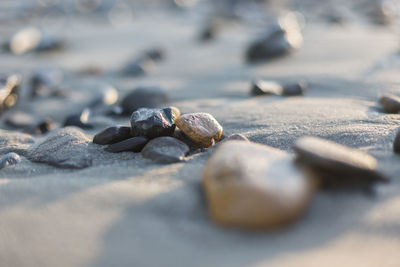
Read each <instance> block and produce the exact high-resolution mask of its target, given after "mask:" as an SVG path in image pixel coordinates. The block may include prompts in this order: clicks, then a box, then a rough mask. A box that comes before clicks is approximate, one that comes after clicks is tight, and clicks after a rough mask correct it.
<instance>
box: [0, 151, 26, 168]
mask: <svg viewBox="0 0 400 267" xmlns="http://www.w3.org/2000/svg"><path fill="white" fill-rule="evenodd" d="M20 162H21V157H20V156H19V155H18V154H17V153H14V152H10V153H8V154H6V155H4V156H3V157H2V158H1V159H0V169H3V168H4V167H7V166H12V165H16V164H18V163H20Z"/></svg>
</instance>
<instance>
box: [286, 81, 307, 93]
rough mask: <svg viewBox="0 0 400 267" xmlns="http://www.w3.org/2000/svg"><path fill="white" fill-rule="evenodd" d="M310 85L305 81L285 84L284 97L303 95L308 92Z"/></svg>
mask: <svg viewBox="0 0 400 267" xmlns="http://www.w3.org/2000/svg"><path fill="white" fill-rule="evenodd" d="M307 87H308V84H307V82H305V81H299V82H295V83H289V84H285V85H284V86H283V90H282V95H283V96H298V95H303V94H304V92H305V91H307Z"/></svg>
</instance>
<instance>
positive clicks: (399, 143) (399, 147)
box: [393, 128, 400, 154]
mask: <svg viewBox="0 0 400 267" xmlns="http://www.w3.org/2000/svg"><path fill="white" fill-rule="evenodd" d="M393 151H394V152H395V153H398V154H400V128H399V129H398V130H397V133H396V137H395V138H394V142H393Z"/></svg>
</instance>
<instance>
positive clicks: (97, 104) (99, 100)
mask: <svg viewBox="0 0 400 267" xmlns="http://www.w3.org/2000/svg"><path fill="white" fill-rule="evenodd" d="M98 94H99V95H98V96H97V97H95V98H94V99H93V100H92V101H91V102H90V103H89V105H88V107H89V108H90V109H94V108H104V107H106V106H111V105H113V104H115V103H117V100H118V91H117V89H115V88H114V87H113V86H102V87H100V89H99V93H98Z"/></svg>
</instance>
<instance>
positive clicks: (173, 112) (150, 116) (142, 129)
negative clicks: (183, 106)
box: [130, 107, 180, 139]
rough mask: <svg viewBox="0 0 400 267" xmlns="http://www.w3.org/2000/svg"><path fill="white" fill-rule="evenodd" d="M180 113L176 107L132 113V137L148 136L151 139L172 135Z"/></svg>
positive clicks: (141, 109)
mask: <svg viewBox="0 0 400 267" xmlns="http://www.w3.org/2000/svg"><path fill="white" fill-rule="evenodd" d="M179 115H180V112H179V110H178V109H177V108H175V107H169V108H163V109H149V108H140V109H138V110H137V111H135V112H133V113H132V116H131V120H130V121H131V127H132V136H146V137H148V138H150V139H152V138H155V137H159V136H165V135H172V134H173V133H174V131H175V120H176V118H177V117H178V116H179Z"/></svg>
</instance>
